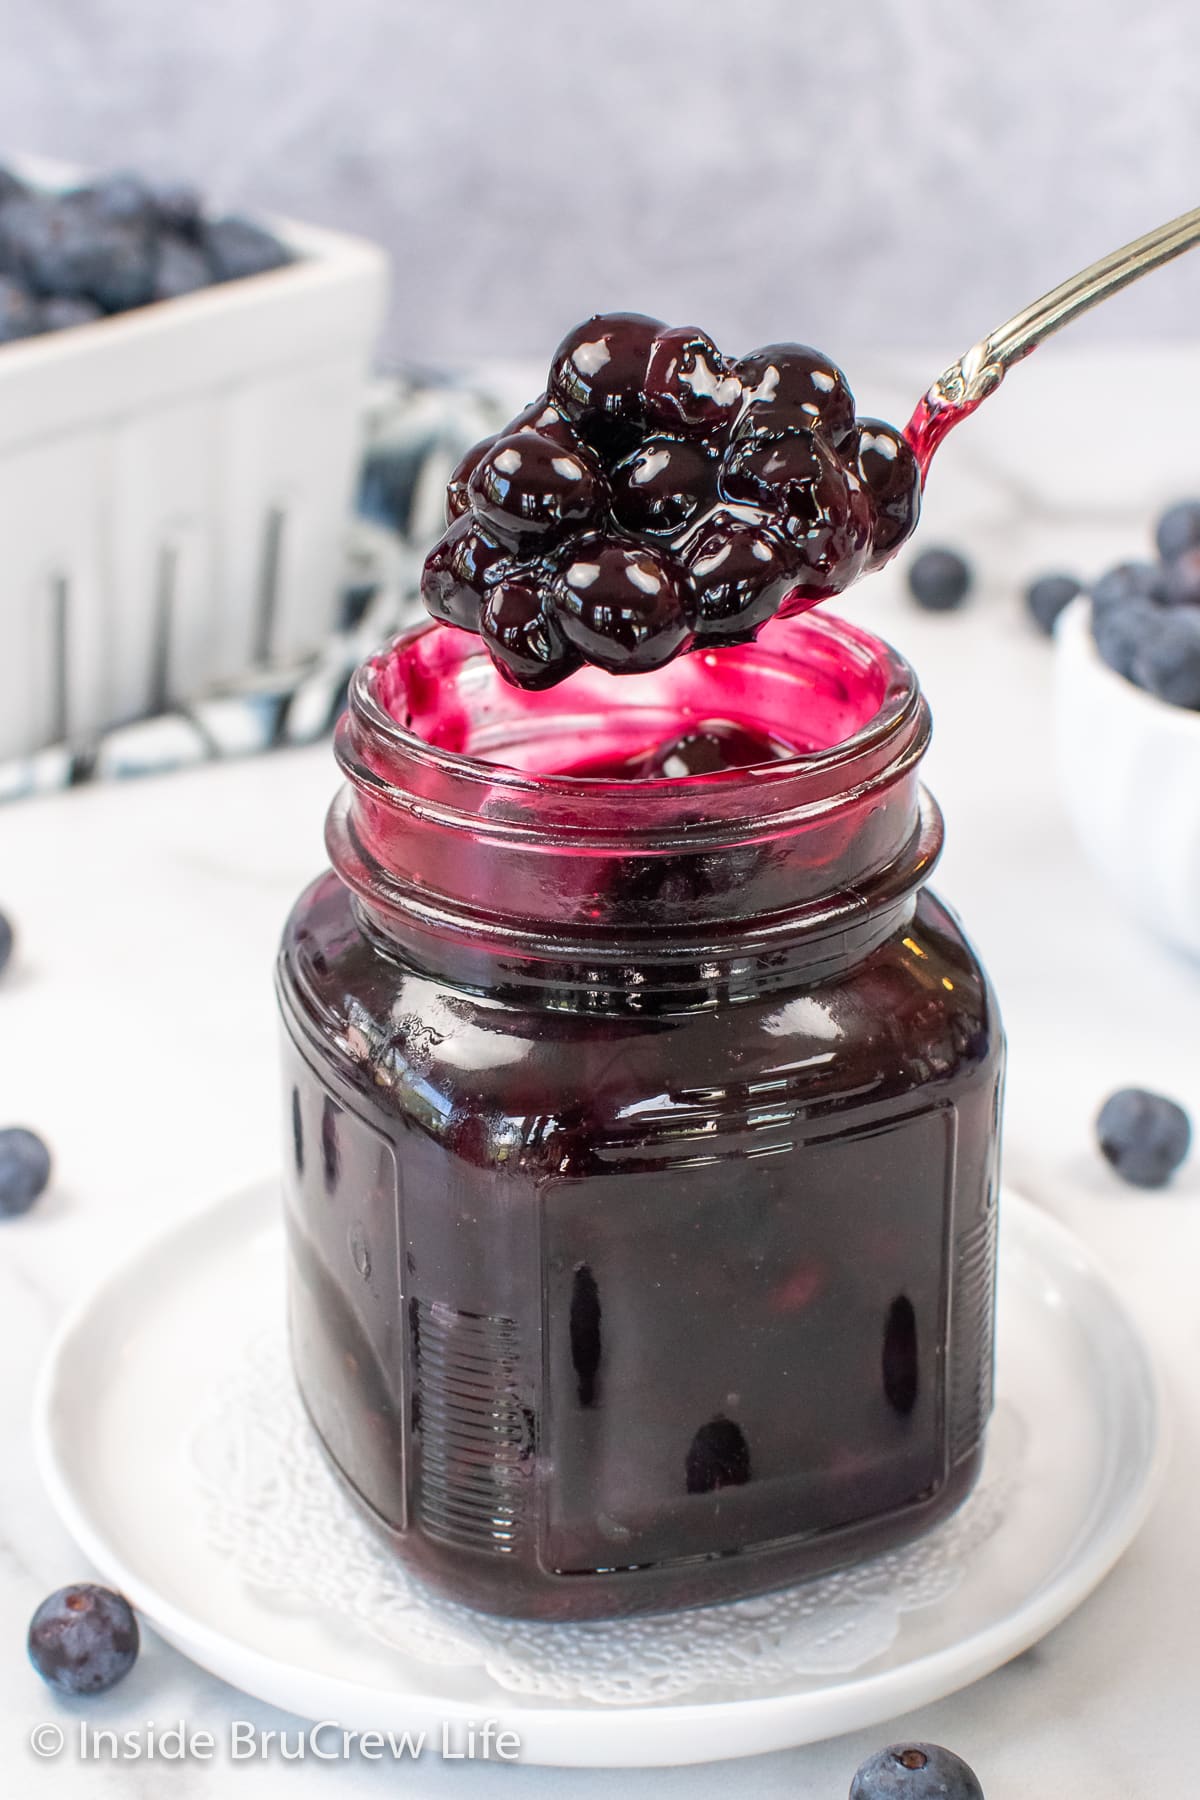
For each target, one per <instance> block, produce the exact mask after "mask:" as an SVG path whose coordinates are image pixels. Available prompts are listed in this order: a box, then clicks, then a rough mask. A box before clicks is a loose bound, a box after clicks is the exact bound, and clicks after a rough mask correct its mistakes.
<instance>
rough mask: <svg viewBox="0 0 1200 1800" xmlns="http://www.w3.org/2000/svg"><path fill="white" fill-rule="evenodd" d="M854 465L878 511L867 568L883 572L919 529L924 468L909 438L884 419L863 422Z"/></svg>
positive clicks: (859, 432)
mask: <svg viewBox="0 0 1200 1800" xmlns="http://www.w3.org/2000/svg"><path fill="white" fill-rule="evenodd" d="M846 454H847V455H849V449H848V448H847V450H846ZM852 466H853V467H854V468H855V469H856V470H857V472H858V478H859V480H860V481H861V482H862V484H863V486H864V488H866V490H867V493H868V494H869V495H870V497H871V503H872V506H873V507H874V512H875V519H874V524H873V526H872V529H871V554H870V556H869V558H868V561H867V568H868V569H881V568H882V567H883V565H884V563H885V562H887V560H888V558H889V557H891V556H894V555H895V553H896V551H897V550H898V549H899V548H900V546H901V544H902V543H904V541H905V539H906V538H909V537H911V536H912V534H913V532H914V531H915V530H916V525H917V520H918V519H919V518H920V516H921V469H920V465H919V464H918V462H917V459H916V457H915V456H914V455H913V452H912V449H911V448H910V446H909V443H908V440H907V438H905V437H904V435H903V434H902V433H901V432H899V431H897V430H896V429H895V427H894V426H892V425H888V424H886V423H885V422H884V420H882V419H860V420H859V421H858V449H857V455H856V458H855V461H854V463H853V465H852Z"/></svg>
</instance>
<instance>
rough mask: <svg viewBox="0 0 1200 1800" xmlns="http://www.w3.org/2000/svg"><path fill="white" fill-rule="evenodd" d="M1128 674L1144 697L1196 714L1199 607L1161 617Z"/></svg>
mask: <svg viewBox="0 0 1200 1800" xmlns="http://www.w3.org/2000/svg"><path fill="white" fill-rule="evenodd" d="M1132 672H1133V679H1134V680H1135V681H1136V682H1137V684H1138V686H1139V687H1142V688H1145V689H1146V692H1147V693H1150V694H1154V695H1155V696H1156V697H1157V698H1158V699H1159V700H1166V701H1169V702H1170V704H1171V705H1172V706H1184V707H1188V708H1190V709H1191V710H1192V711H1193V712H1200V606H1186V607H1182V606H1181V607H1176V608H1174V609H1173V610H1172V611H1170V612H1168V613H1164V615H1163V617H1162V618H1161V619H1160V620H1159V621H1158V623H1157V624H1156V626H1155V628H1154V630H1153V631H1151V632H1150V633H1148V634H1147V636H1146V638H1145V639H1144V641H1143V642H1142V643H1141V644H1140V645H1139V646H1138V649H1137V650H1136V652H1135V653H1134V658H1133V671H1132Z"/></svg>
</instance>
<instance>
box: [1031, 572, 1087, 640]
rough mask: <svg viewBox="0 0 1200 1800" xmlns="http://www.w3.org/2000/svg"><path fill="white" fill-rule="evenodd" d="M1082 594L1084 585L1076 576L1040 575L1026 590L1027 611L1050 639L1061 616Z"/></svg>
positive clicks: (1039, 628)
mask: <svg viewBox="0 0 1200 1800" xmlns="http://www.w3.org/2000/svg"><path fill="white" fill-rule="evenodd" d="M1082 592H1083V584H1082V582H1079V581H1077V580H1076V579H1075V577H1074V575H1039V576H1038V577H1037V579H1036V581H1031V582H1030V583H1029V586H1028V587H1027V588H1026V589H1025V609H1026V611H1027V612H1028V614H1029V616H1030V618H1031V619H1032V620H1033V622H1034V624H1035V625H1036V626H1037V628H1038V630H1039V631H1040V632H1042V633H1044V635H1045V636H1046V637H1050V636H1051V635H1052V634H1053V631H1054V627H1055V626H1056V625H1057V623H1058V620H1059V615H1060V614H1061V613H1063V612H1065V610H1066V608H1067V607H1068V606H1070V604H1071V602H1072V600H1074V599H1075V598H1076V597H1077V596H1078V595H1079V594H1081V593H1082Z"/></svg>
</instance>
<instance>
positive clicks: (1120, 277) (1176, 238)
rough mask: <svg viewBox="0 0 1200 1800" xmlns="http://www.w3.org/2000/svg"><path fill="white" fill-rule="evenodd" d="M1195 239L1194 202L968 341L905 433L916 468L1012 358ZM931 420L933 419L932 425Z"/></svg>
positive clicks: (1199, 210) (1199, 236) (1198, 217)
mask: <svg viewBox="0 0 1200 1800" xmlns="http://www.w3.org/2000/svg"><path fill="white" fill-rule="evenodd" d="M1195 244H1200V206H1198V207H1195V208H1194V209H1193V210H1192V211H1191V212H1186V213H1181V214H1180V216H1179V218H1177V219H1172V220H1171V221H1170V223H1169V224H1167V225H1160V226H1159V227H1158V228H1157V230H1155V231H1148V232H1146V234H1145V236H1144V237H1140V238H1135V239H1134V241H1133V243H1132V244H1126V245H1125V246H1124V248H1123V249H1120V250H1113V251H1111V252H1110V253H1109V255H1108V256H1102V257H1101V258H1100V261H1099V262H1095V263H1093V264H1092V265H1091V267H1090V268H1087V269H1083V270H1081V272H1080V273H1079V274H1078V275H1072V276H1071V277H1070V279H1069V280H1068V281H1063V282H1060V283H1059V285H1058V286H1057V287H1056V288H1051V290H1050V292H1049V293H1048V294H1043V296H1042V298H1041V299H1040V300H1035V301H1034V302H1033V305H1032V306H1027V307H1026V308H1025V309H1024V311H1023V312H1019V313H1018V314H1017V315H1016V317H1015V318H1012V319H1009V321H1008V322H1007V324H1005V325H1001V326H1000V327H999V328H998V329H997V330H995V331H993V332H990V333H989V335H988V336H987V337H985V338H982V339H981V340H980V342H979V343H978V344H974V345H972V347H971V349H970V350H968V351H967V353H966V355H965V356H963V357H960V358H959V360H958V362H956V363H953V364H952V365H951V367H950V368H948V369H947V370H946V372H945V374H943V375H939V377H938V379H937V380H936V381H935V382H934V384H933V386H932V387H931V388H930V389H929V392H928V393H927V394H926V395H925V398H924V399H923V400H922V402H921V404H920V406H919V407H918V409H917V412H916V413H915V414H914V415H913V422H912V425H911V426H910V428H909V436H910V441H913V443H914V448H917V449H918V455H919V456H920V460H921V465H922V469H923V470H924V469H925V468H927V467H928V462H929V458H930V457H931V456H932V454H933V451H934V450H935V449H936V448H937V445H938V444H939V443H940V442H941V440H942V438H943V437H944V436H945V434H946V431H947V430H948V429H949V427H950V425H952V424H956V423H957V422H958V420H959V419H962V418H966V416H967V415H968V414H969V413H972V412H974V410H975V408H976V407H977V406H978V405H979V403H980V401H981V400H986V399H987V397H988V395H989V394H991V393H994V392H995V390H996V389H997V388H998V387H999V385H1000V383H1001V382H1002V381H1003V380H1004V377H1005V375H1007V373H1008V371H1009V369H1011V368H1012V366H1013V364H1014V363H1018V362H1020V361H1021V358H1022V357H1024V356H1028V355H1029V352H1030V351H1031V350H1036V349H1037V347H1038V345H1039V344H1040V343H1042V341H1043V340H1044V339H1045V338H1048V337H1050V336H1051V335H1052V333H1054V332H1056V331H1061V330H1062V328H1063V326H1064V325H1069V324H1070V323H1071V320H1072V319H1077V318H1078V317H1079V315H1080V314H1081V313H1085V312H1087V311H1088V310H1089V308H1090V307H1093V306H1098V305H1099V303H1100V301H1101V300H1107V299H1108V298H1109V296H1110V295H1111V294H1118V293H1120V291H1121V289H1122V288H1124V287H1128V286H1129V284H1130V282H1131V281H1137V280H1138V279H1139V278H1140V277H1141V276H1143V275H1148V274H1149V273H1150V270H1151V269H1158V268H1161V266H1162V265H1163V263H1168V262H1170V261H1171V260H1172V258H1174V257H1176V256H1182V254H1183V252H1184V251H1185V250H1190V249H1191V248H1192V247H1193V245H1195ZM922 421H923V423H922ZM934 422H936V426H935V427H934V428H933V429H931V426H934ZM918 438H919V439H920V444H919V447H918V441H917V440H918ZM922 452H924V453H923V454H922Z"/></svg>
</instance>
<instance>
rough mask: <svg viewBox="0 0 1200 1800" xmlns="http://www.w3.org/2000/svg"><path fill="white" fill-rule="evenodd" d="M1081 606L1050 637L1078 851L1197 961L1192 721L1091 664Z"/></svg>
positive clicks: (1199, 868) (1199, 822)
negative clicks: (1081, 851)
mask: <svg viewBox="0 0 1200 1800" xmlns="http://www.w3.org/2000/svg"><path fill="white" fill-rule="evenodd" d="M1090 612H1091V608H1090V603H1089V601H1087V600H1086V599H1080V600H1075V601H1073V602H1072V603H1071V605H1070V606H1069V607H1068V608H1067V610H1066V612H1065V613H1064V614H1063V615H1062V616H1061V618H1060V620H1059V623H1058V628H1057V630H1056V633H1055V637H1056V651H1055V659H1056V669H1057V694H1056V735H1057V740H1058V750H1057V756H1058V771H1059V781H1060V785H1061V788H1062V793H1063V797H1064V799H1065V801H1066V805H1067V809H1068V811H1069V813H1070V815H1071V819H1072V822H1073V824H1074V827H1075V830H1076V832H1077V833H1078V836H1079V839H1080V842H1081V843H1082V845H1083V848H1084V850H1085V851H1086V853H1087V855H1088V858H1089V860H1090V861H1091V863H1092V865H1093V867H1094V868H1095V869H1096V870H1097V872H1098V873H1099V874H1100V875H1102V876H1103V878H1104V880H1105V881H1106V882H1107V883H1108V885H1109V886H1110V887H1111V888H1112V890H1113V892H1114V893H1115V894H1116V895H1117V896H1118V898H1119V899H1120V900H1121V901H1122V903H1123V904H1124V905H1125V906H1126V908H1127V909H1128V911H1129V912H1130V913H1132V914H1133V915H1134V916H1135V917H1136V918H1138V919H1140V920H1141V921H1142V923H1143V924H1145V925H1147V926H1148V927H1149V928H1150V929H1151V930H1152V931H1153V932H1154V933H1155V934H1156V935H1157V936H1158V937H1161V938H1163V939H1164V940H1165V941H1166V942H1168V943H1170V944H1173V945H1174V946H1175V947H1176V948H1177V949H1180V950H1183V951H1185V952H1186V953H1187V954H1188V955H1190V956H1194V957H1200V713H1196V712H1190V711H1188V710H1187V709H1186V708H1184V707H1180V706H1171V705H1168V704H1167V702H1166V701H1164V700H1157V699H1155V698H1154V696H1153V695H1152V694H1147V693H1145V692H1143V690H1142V689H1141V688H1138V687H1135V686H1134V684H1133V682H1131V681H1126V679H1125V677H1124V676H1123V675H1118V674H1117V673H1116V671H1115V670H1113V669H1110V668H1109V667H1108V665H1107V664H1106V663H1105V662H1104V661H1103V660H1102V659H1101V657H1100V654H1099V652H1098V651H1097V649H1096V646H1095V643H1094V642H1093V639H1092V632H1091V618H1090Z"/></svg>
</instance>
